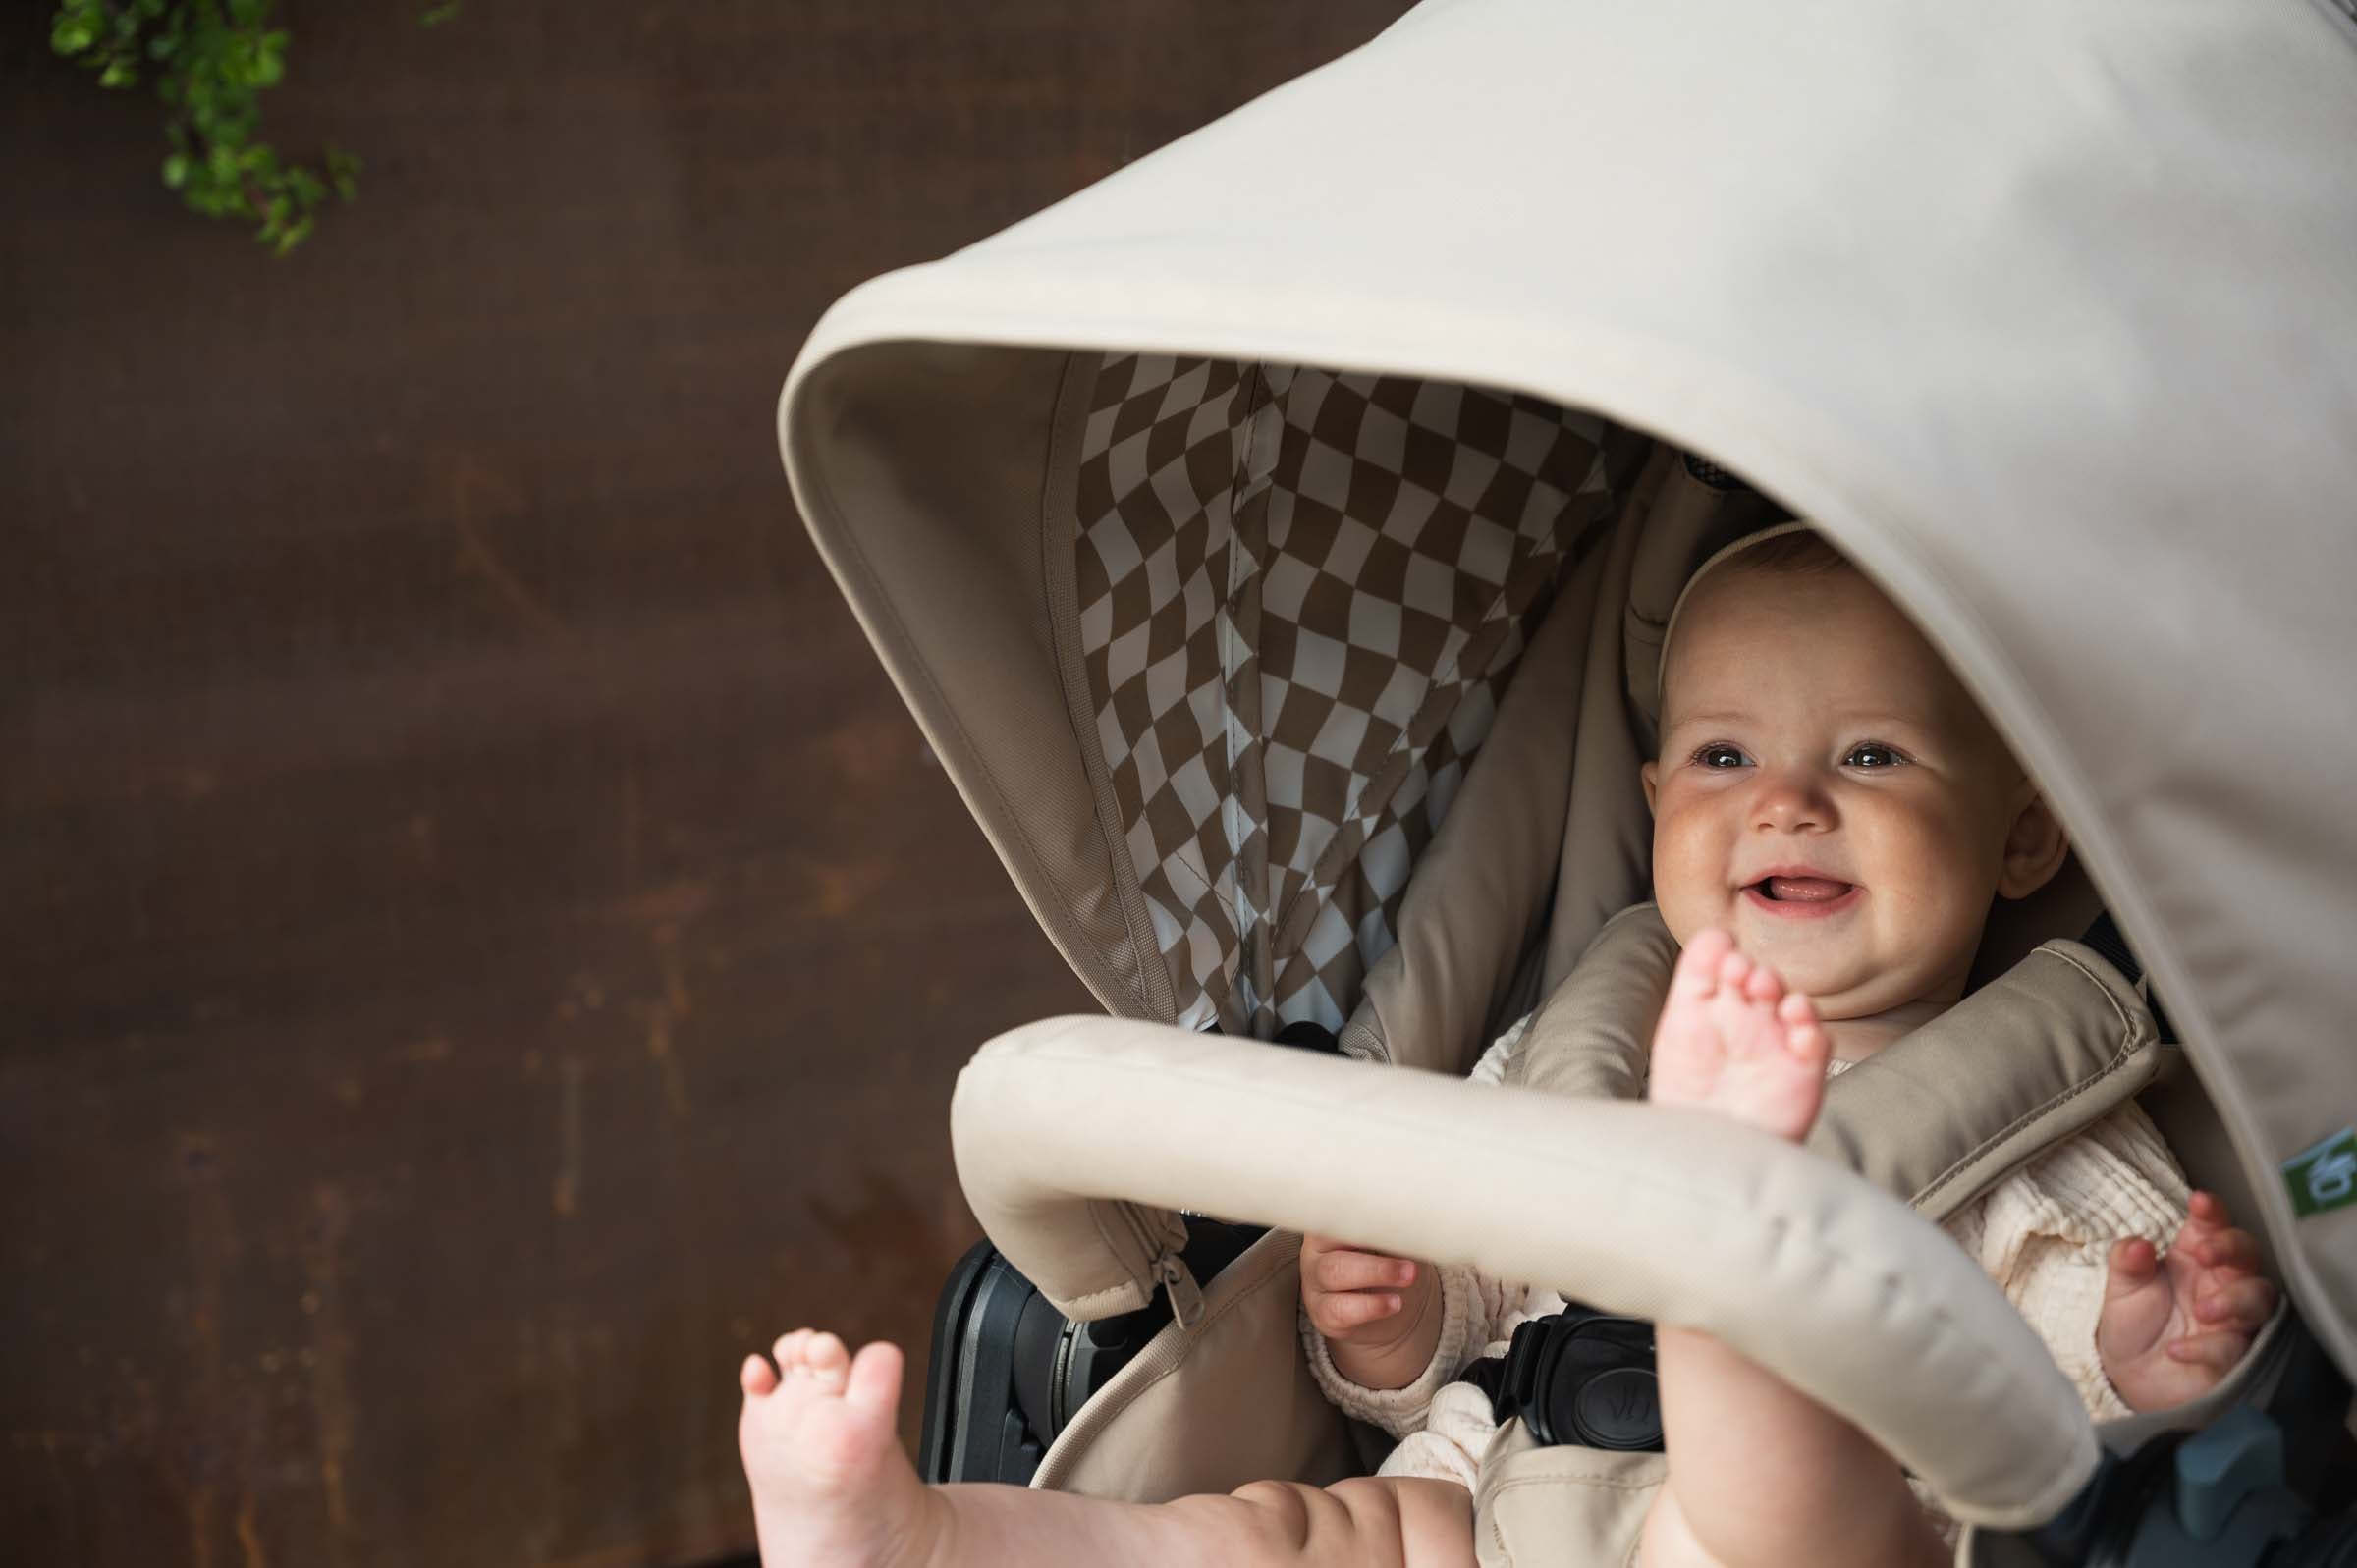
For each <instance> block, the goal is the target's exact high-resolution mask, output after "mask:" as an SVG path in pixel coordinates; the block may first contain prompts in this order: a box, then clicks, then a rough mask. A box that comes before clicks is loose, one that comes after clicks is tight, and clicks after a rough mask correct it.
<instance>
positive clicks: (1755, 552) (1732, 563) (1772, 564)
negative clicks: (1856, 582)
mask: <svg viewBox="0 0 2357 1568" xmlns="http://www.w3.org/2000/svg"><path fill="white" fill-rule="evenodd" d="M1729 568H1731V569H1733V570H1736V571H1759V572H1767V573H1770V574H1772V575H1776V576H1786V577H1822V576H1828V575H1831V574H1832V573H1834V572H1836V571H1856V570H1857V569H1858V568H1857V564H1856V563H1855V562H1853V561H1851V560H1850V559H1849V557H1847V556H1845V555H1843V554H1842V553H1841V552H1840V551H1839V550H1836V549H1835V548H1834V542H1833V541H1832V540H1831V539H1828V538H1827V537H1826V536H1825V535H1823V534H1821V533H1819V532H1818V531H1817V530H1816V529H1814V528H1795V529H1793V530H1792V531H1791V532H1790V533H1780V534H1777V535H1775V536H1774V537H1772V538H1768V539H1763V540H1761V541H1760V542H1759V543H1758V544H1756V545H1752V546H1749V547H1748V548H1746V549H1743V550H1739V551H1737V552H1735V553H1734V554H1733V555H1730V556H1728V557H1727V558H1726V560H1725V562H1724V563H1723V564H1722V566H1721V568H1720V569H1722V570H1727V569H1729Z"/></svg>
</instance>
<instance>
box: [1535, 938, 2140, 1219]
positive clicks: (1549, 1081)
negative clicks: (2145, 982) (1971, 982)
mask: <svg viewBox="0 0 2357 1568" xmlns="http://www.w3.org/2000/svg"><path fill="white" fill-rule="evenodd" d="M1676 961H1677V943H1676V941H1675V939H1673V938H1672V936H1671V935H1670V932H1669V928H1668V927H1666V926H1664V925H1663V924H1662V918H1661V914H1660V911H1659V910H1657V909H1656V908H1655V907H1654V906H1653V905H1652V904H1649V903H1647V904H1637V905H1635V906H1633V907H1631V908H1629V909H1626V910H1623V911H1622V912H1621V913H1620V914H1618V915H1616V916H1615V917H1614V918H1613V919H1612V920H1611V921H1609V922H1607V923H1606V925H1605V928H1604V930H1603V931H1601V932H1599V933H1598V934H1597V937H1596V940H1595V942H1594V943H1593V944H1591V945H1590V947H1589V951H1588V956H1587V958H1585V959H1583V960H1582V961H1581V963H1580V965H1579V967H1578V968H1577V969H1575V970H1573V971H1572V973H1571V975H1570V976H1569V977H1568V978H1567V979H1566V980H1565V981H1564V982H1563V984H1562V985H1560V986H1558V987H1557V988H1556V989H1555V991H1554V993H1553V994H1552V995H1550V996H1549V997H1548V999H1547V1000H1546V1001H1545V1002H1544V1003H1543V1004H1542V1005H1541V1006H1540V1007H1539V1009H1538V1011H1537V1013H1536V1014H1535V1015H1534V1016H1533V1017H1532V1019H1531V1021H1530V1027H1529V1029H1528V1031H1527V1032H1526V1033H1525V1035H1524V1036H1523V1040H1522V1045H1521V1048H1520V1050H1519V1051H1518V1052H1517V1053H1516V1054H1515V1056H1514V1060H1513V1064H1512V1065H1511V1067H1509V1068H1508V1069H1507V1082H1508V1083H1514V1084H1520V1085H1522V1086H1524V1087H1527V1088H1531V1089H1538V1090H1543V1091H1545V1092H1547V1093H1549V1094H1559V1095H1575V1096H1585V1097H1589V1098H1603V1099H1622V1100H1632V1099H1635V1098H1637V1097H1638V1096H1639V1095H1641V1094H1642V1093H1643V1091H1644V1085H1645V1071H1646V1061H1647V1054H1648V1046H1649V1042H1650V1040H1651V1038H1652V1031H1653V1023H1654V1020H1655V1018H1656V1017H1658V1016H1659V1015H1660V1012H1661V1007H1662V1001H1663V999H1664V998H1666V997H1667V996H1668V995H1669V987H1670V972H1671V969H1672V966H1673V965H1674V964H1675V963H1676ZM2161 1060H2162V1047H2161V1043H2160V1034H2159V1030H2158V1028H2157V1027H2156V1026H2155V1024H2154V1022H2153V1016H2152V1013H2151V1011H2150V1010H2149V1009H2148V1008H2147V1007H2146V1006H2145V1004H2144V1000H2143V999H2142V998H2140V997H2138V996H2137V994H2136V992H2135V989H2134V988H2133V987H2132V986H2130V985H2129V984H2128V982H2127V979H2126V977H2125V976H2123V975H2121V974H2120V973H2119V971H2118V970H2117V969H2115V968H2113V967H2112V966H2111V965H2110V963H2108V962H2106V961H2105V960H2104V959H2103V958H2102V957H2101V956H2099V955H2098V954H2097V953H2096V952H2094V951H2093V950H2092V949H2091V948H2089V947H2087V946H2083V945H2082V944H2080V943H2076V942H2067V941H2053V942H2048V943H2044V944H2042V945H2041V946H2039V947H2037V948H2036V949H2035V950H2034V951H2032V952H2031V953H2030V954H2029V955H2028V956H2027V957H2025V958H2023V959H2022V960H2021V961H2020V962H2019V963H2017V964H2015V965H2014V966H2013V967H2012V968H2011V969H2009V970H2007V971H2005V972H2004V973H2003V974H2001V975H2000V976H1998V977H1997V978H1996V979H1994V980H1992V981H1990V982H1989V983H1988V984H1986V985H1984V986H1982V987H1980V988H1979V989H1978V990H1975V991H1974V992H1972V993H1971V994H1970V995H1968V996H1967V997H1965V998H1964V1000H1961V1001H1959V1002H1958V1003H1956V1005H1955V1006H1953V1007H1951V1008H1949V1009H1948V1010H1947V1011H1946V1012H1944V1013H1942V1014H1941V1015H1940V1016H1939V1017H1937V1018H1935V1019H1933V1020H1932V1021H1931V1022H1929V1023H1927V1024H1924V1025H1923V1026H1922V1027H1920V1028H1918V1029H1916V1030H1914V1031H1913V1032H1911V1033H1910V1034H1908V1035H1907V1036H1906V1037H1905V1038H1903V1039H1901V1040H1899V1041H1897V1042H1895V1043H1894V1044H1892V1045H1891V1046H1890V1047H1888V1048H1887V1049H1885V1050H1883V1051H1881V1052H1878V1053H1877V1054H1875V1055H1874V1056H1872V1057H1871V1058H1869V1059H1868V1060H1866V1061H1864V1062H1861V1063H1859V1064H1858V1065H1857V1066H1856V1067H1853V1068H1851V1069H1850V1070H1849V1071H1847V1072H1844V1073H1842V1074H1841V1075H1840V1076H1839V1077H1837V1078H1836V1079H1834V1080H1833V1082H1831V1083H1830V1084H1828V1085H1827V1086H1826V1098H1825V1106H1824V1108H1823V1109H1822V1110H1821V1111H1819V1113H1818V1116H1817V1124H1816V1126H1815V1127H1814V1128H1812V1129H1811V1130H1810V1133H1809V1138H1808V1147H1809V1148H1810V1149H1811V1150H1813V1151H1815V1152H1816V1153H1818V1154H1820V1155H1823V1156H1824V1157H1825V1158H1827V1159H1828V1160H1831V1161H1834V1162H1836V1163H1837V1164H1840V1165H1843V1166H1846V1167H1847V1168H1848V1169H1851V1170H1854V1171H1856V1172H1857V1173H1858V1174H1859V1175H1861V1176H1864V1177H1865V1178H1866V1179H1867V1180H1868V1181H1871V1182H1873V1183H1874V1184H1875V1185H1876V1186H1878V1187H1880V1188H1882V1189H1883V1191H1885V1192H1887V1193H1890V1194H1891V1196H1892V1197H1894V1198H1899V1199H1903V1200H1904V1201H1905V1202H1907V1203H1908V1204H1910V1205H1911V1206H1913V1207H1914V1209H1915V1210H1916V1211H1917V1212H1918V1213H1920V1214H1922V1215H1923V1216H1924V1217H1926V1218H1929V1219H1933V1220H1940V1219H1945V1218H1946V1217H1948V1216H1949V1215H1951V1214H1953V1213H1955V1211H1956V1210H1958V1209H1960V1208H1962V1207H1963V1206H1964V1205H1965V1204H1967V1203H1969V1202H1971V1201H1972V1199H1973V1198H1975V1197H1976V1196H1978V1195H1979V1194H1981V1193H1983V1192H1986V1191H1987V1190H1988V1189H1989V1188H1990V1187H1992V1186H1994V1185H1995V1184H1996V1183H1997V1182H1998V1181H2000V1180H2001V1179H2002V1178H2003V1177H2004V1176H2005V1175H2006V1174H2008V1173H2009V1172H2011V1171H2013V1170H2014V1169H2017V1168H2018V1167H2019V1166H2021V1165H2022V1164H2023V1163H2025V1162H2028V1161H2029V1160H2030V1159H2032V1158H2033V1157H2035V1156H2036V1155H2038V1154H2040V1153H2043V1152H2044V1151H2045V1150H2047V1149H2050V1148H2052V1147H2054V1145H2056V1143H2058V1142H2060V1141H2061V1140H2062V1139H2064V1138H2067V1137H2069V1136H2070V1135H2071V1134H2073V1133H2076V1132H2078V1131H2080V1130H2081V1129H2083V1128H2085V1127H2086V1126H2088V1125H2089V1124H2090V1123H2092V1122H2094V1121H2096V1120H2098V1119H2099V1118H2101V1117H2103V1116H2104V1115H2106V1114H2108V1113H2110V1111H2112V1110H2114V1109H2116V1108H2119V1107H2120V1106H2121V1105H2123V1104H2125V1103H2126V1102H2127V1101H2128V1100H2130V1099H2131V1098H2133V1097H2134V1096H2135V1095H2137V1094H2138V1093H2140V1092H2141V1091H2142V1090H2143V1089H2144V1088H2145V1087H2146V1086H2147V1085H2149V1084H2150V1083H2151V1082H2152V1081H2153V1078H2154V1076H2155V1074H2156V1073H2157V1072H2158V1071H2159V1069H2160V1065H2161Z"/></svg>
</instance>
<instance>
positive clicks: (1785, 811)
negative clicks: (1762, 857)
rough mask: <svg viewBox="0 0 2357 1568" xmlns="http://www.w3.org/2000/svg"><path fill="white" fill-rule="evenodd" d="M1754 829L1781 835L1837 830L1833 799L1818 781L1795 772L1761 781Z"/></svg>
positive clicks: (1756, 803)
mask: <svg viewBox="0 0 2357 1568" xmlns="http://www.w3.org/2000/svg"><path fill="white" fill-rule="evenodd" d="M1752 821H1753V825H1754V826H1755V827H1758V828H1763V829H1768V830H1772V831H1776V832H1781V833H1798V832H1803V831H1806V830H1808V829H1811V828H1816V829H1824V828H1830V827H1832V826H1833V822H1834V807H1833V800H1832V797H1831V796H1829V795H1828V794H1827V793H1826V792H1825V790H1824V789H1823V788H1821V787H1819V786H1818V784H1817V782H1816V781H1815V779H1814V778H1812V777H1810V776H1808V775H1805V774H1799V773H1794V772H1785V773H1780V774H1778V775H1776V776H1775V777H1773V778H1767V779H1762V780H1761V781H1760V790H1759V794H1758V796H1757V798H1756V800H1755V801H1754V804H1753V808H1752Z"/></svg>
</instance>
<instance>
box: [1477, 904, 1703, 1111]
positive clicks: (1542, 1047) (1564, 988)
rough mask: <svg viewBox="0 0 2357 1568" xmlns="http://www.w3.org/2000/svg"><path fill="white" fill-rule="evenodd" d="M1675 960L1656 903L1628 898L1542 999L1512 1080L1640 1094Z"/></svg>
mask: <svg viewBox="0 0 2357 1568" xmlns="http://www.w3.org/2000/svg"><path fill="white" fill-rule="evenodd" d="M1676 963H1677V941H1676V939H1675V938H1673V937H1672V936H1671V935H1670V928H1669V927H1668V926H1665V925H1663V924H1662V915H1661V911H1660V910H1658V909H1656V908H1655V907H1654V906H1653V905H1652V904H1649V903H1642V904H1631V905H1630V906H1629V907H1628V908H1626V909H1623V910H1622V911H1621V912H1620V913H1618V914H1617V915H1615V916H1614V917H1613V918H1612V919H1611V920H1608V921H1606V922H1605V926H1604V929H1603V930H1602V931H1600V932H1598V933H1597V934H1596V940H1595V941H1594V942H1592V943H1590V944H1589V945H1588V950H1587V952H1586V953H1585V954H1584V955H1583V956H1582V959H1581V962H1580V963H1579V965H1578V966H1576V967H1575V968H1574V969H1573V971H1572V973H1571V974H1570V975H1569V976H1568V977H1566V978H1565V979H1564V981H1563V983H1562V984H1561V985H1559V986H1557V987H1556V988H1555V991H1554V992H1553V993H1552V994H1551V995H1550V996H1549V997H1548V998H1547V1000H1545V1001H1544V1002H1542V1003H1540V1005H1539V1009H1538V1013H1537V1015H1536V1016H1534V1017H1533V1018H1532V1019H1531V1020H1530V1031H1529V1033H1527V1034H1525V1035H1524V1036H1523V1037H1522V1049H1521V1050H1520V1051H1519V1052H1518V1053H1517V1054H1515V1057H1514V1063H1513V1066H1512V1067H1511V1068H1509V1069H1508V1070H1507V1082H1508V1083H1514V1084H1520V1085H1521V1086H1523V1087H1524V1088H1528V1089H1535V1090H1537V1091H1539V1092H1540V1093H1542V1094H1551V1095H1582V1096H1586V1097H1587V1098H1589V1099H1593V1100H1640V1099H1643V1098H1644V1095H1645V1075H1646V1069H1647V1066H1648V1064H1649V1063H1650V1062H1651V1060H1652V1056H1653V1026H1654V1024H1655V1022H1656V1021H1657V1020H1658V1019H1659V1018H1660V1017H1661V1013H1662V1003H1663V1002H1665V1001H1667V1000H1669V997H1670V972H1671V970H1672V968H1674V967H1675V966H1676Z"/></svg>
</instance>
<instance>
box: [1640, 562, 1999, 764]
mask: <svg viewBox="0 0 2357 1568" xmlns="http://www.w3.org/2000/svg"><path fill="white" fill-rule="evenodd" d="M1663 656H1664V659H1665V662H1666V668H1665V670H1664V676H1665V681H1664V697H1665V699H1666V700H1665V711H1664V714H1663V719H1664V721H1665V723H1669V724H1675V723H1678V722H1680V720H1681V718H1682V716H1683V714H1684V713H1685V712H1686V711H1688V710H1693V709H1708V708H1712V707H1716V706H1720V705H1724V704H1727V703H1729V702H1740V701H1743V700H1744V699H1747V698H1753V697H1757V698H1761V699H1776V698H1781V697H1789V696H1792V695H1794V693H1795V688H1796V687H1800V688H1805V690H1806V694H1807V695H1808V696H1809V697H1810V698H1811V699H1812V702H1813V705H1814V706H1815V707H1817V708H1818V709H1819V710H1821V711H1835V712H1839V711H1850V712H1854V714H1855V715H1856V716H1857V717H1861V718H1863V717H1882V718H1887V719H1897V720H1904V721H1908V722H1912V723H1915V724H1917V725H1919V726H1922V727H1926V728H1933V727H1937V728H1944V729H1946V728H1953V729H1958V730H1983V729H1985V728H1986V721H1985V720H1984V719H1983V718H1982V717H1981V713H1980V709H1979V707H1978V706H1977V705H1976V704H1975V703H1974V702H1973V700H1972V698H1971V696H1970V695H1969V694H1968V693H1967V692H1966V691H1965V690H1964V687H1963V684H1962V682H1960V681H1958V680H1957V679H1956V677H1955V676H1954V675H1953V673H1951V672H1950V671H1949V669H1948V668H1947V665H1946V661H1944V660H1943V659H1942V658H1941V657H1940V655H1939V653H1938V652H1937V651H1936V650H1935V649H1934V648H1933V647H1932V645H1931V644H1930V642H1929V641H1928V640H1926V639H1925V638H1924V636H1923V634H1922V633H1921V632H1920V631H1918V630H1917V629H1916V628H1915V625H1914V623H1913V622H1911V621H1909V620H1908V619H1907V617H1906V616H1905V614H1904V613H1903V612H1901V611H1900V610H1899V609H1898V607H1897V606H1896V605H1894V604H1892V603H1891V600H1890V599H1889V598H1888V597H1887V596H1885V595H1884V594H1883V592H1882V590H1880V589H1879V588H1877V587H1875V586H1874V584H1873V583H1872V582H1870V581H1868V580H1867V579H1866V578H1865V577H1864V576H1863V575H1861V574H1859V573H1858V572H1856V571H1855V570H1850V569H1841V570H1827V571H1809V572H1792V571H1767V570H1750V569H1744V568H1742V567H1740V566H1736V567H1732V568H1723V570H1722V571H1721V572H1718V573H1714V574H1713V580H1710V581H1706V582H1703V583H1698V584H1697V585H1696V587H1695V591H1694V594H1693V598H1692V600H1691V602H1690V603H1689V604H1687V605H1686V606H1684V607H1683V610H1682V613H1681V614H1680V615H1679V617H1678V621H1677V624H1676V626H1675V628H1674V632H1673V636H1672V643H1671V646H1669V647H1667V648H1665V649H1664V650H1663Z"/></svg>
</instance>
